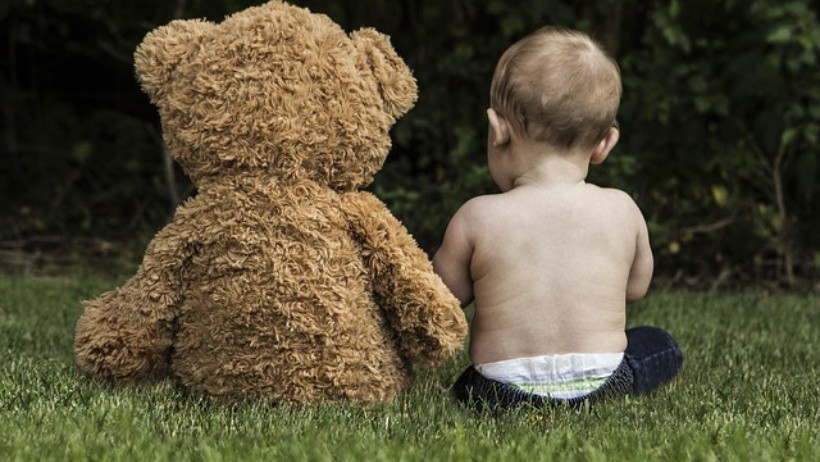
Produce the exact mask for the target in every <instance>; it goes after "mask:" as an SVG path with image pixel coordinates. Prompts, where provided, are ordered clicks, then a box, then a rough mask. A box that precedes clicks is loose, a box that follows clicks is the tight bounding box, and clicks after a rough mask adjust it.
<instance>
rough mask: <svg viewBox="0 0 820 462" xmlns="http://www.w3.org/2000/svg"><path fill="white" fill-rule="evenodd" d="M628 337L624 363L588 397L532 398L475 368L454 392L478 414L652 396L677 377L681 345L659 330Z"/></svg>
mask: <svg viewBox="0 0 820 462" xmlns="http://www.w3.org/2000/svg"><path fill="white" fill-rule="evenodd" d="M626 338H627V347H626V350H625V351H624V359H623V361H621V364H620V365H619V366H618V368H617V369H615V372H613V373H612V375H611V376H609V378H608V379H607V380H606V382H604V384H603V385H601V386H600V387H599V388H598V389H597V390H595V391H593V392H592V393H590V394H588V395H584V396H580V397H578V398H572V399H554V398H549V397H547V396H539V395H533V394H530V393H526V392H524V391H521V390H519V389H518V388H516V387H514V386H511V385H507V384H505V383H502V382H498V381H495V380H492V379H488V378H486V377H484V376H483V375H481V374H480V373H479V372H478V371H477V370H475V368H474V367H473V366H470V367H468V368H467V370H465V371H464V373H462V374H461V376H460V377H459V378H458V380H456V383H455V384H454V385H453V390H452V391H453V394H454V395H455V397H456V399H457V400H458V401H460V402H462V403H464V404H467V405H469V406H472V407H475V408H476V409H477V410H479V411H483V410H491V411H498V410H502V409H512V408H515V407H518V406H521V405H522V404H528V405H532V406H544V405H555V404H564V405H569V406H580V405H583V404H584V403H594V402H597V401H600V400H602V399H606V398H614V397H618V396H624V395H642V394H646V393H649V392H650V391H652V390H654V389H656V388H658V387H659V386H660V385H661V384H662V383H664V382H667V381H669V380H671V379H672V378H674V377H675V376H676V375H677V373H678V372H679V371H680V369H681V367H682V366H683V354H682V353H681V351H680V347H679V346H678V343H677V342H676V341H675V339H673V338H672V336H671V335H669V334H668V333H666V332H665V331H663V330H661V329H658V328H657V327H647V326H643V327H635V328H633V329H628V330H627V331H626Z"/></svg>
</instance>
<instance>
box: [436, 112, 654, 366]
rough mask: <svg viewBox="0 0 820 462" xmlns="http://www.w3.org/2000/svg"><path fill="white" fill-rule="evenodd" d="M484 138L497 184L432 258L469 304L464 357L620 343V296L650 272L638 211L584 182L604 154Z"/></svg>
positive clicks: (619, 195)
mask: <svg viewBox="0 0 820 462" xmlns="http://www.w3.org/2000/svg"><path fill="white" fill-rule="evenodd" d="M491 121H492V118H491ZM613 130H615V129H613ZM501 136H502V137H503V133H502V134H501ZM490 141H491V143H490V148H489V154H488V155H489V165H490V170H491V173H492V174H493V178H494V179H495V181H496V183H497V184H498V185H499V187H500V188H501V190H502V191H504V192H502V193H501V194H495V195H488V196H481V197H477V198H474V199H472V200H470V201H469V202H467V203H466V204H465V205H464V206H462V208H461V209H460V210H459V211H458V212H457V213H456V215H455V216H454V217H453V219H452V220H451V222H450V225H449V226H448V228H447V232H446V234H445V237H444V241H443V242H442V246H441V248H440V249H439V251H438V252H437V254H436V256H435V258H434V261H433V264H434V267H435V269H436V271H437V272H438V273H439V275H440V276H441V277H442V279H443V280H444V282H445V283H446V284H447V285H448V287H450V289H451V290H452V291H453V293H454V294H455V295H456V296H457V297H458V298H459V299H460V300H461V301H462V303H463V304H465V305H466V304H468V303H469V302H470V301H471V300H474V302H475V317H474V319H473V325H472V334H471V341H470V357H471V359H472V361H473V363H474V364H482V363H487V362H495V361H501V360H505V359H513V358H520V357H528V356H539V355H554V354H565V353H615V352H622V351H624V349H625V348H626V337H625V335H624V327H625V308H626V302H627V301H628V300H634V299H638V298H641V297H643V295H644V294H645V293H646V290H647V288H648V285H649V281H650V279H651V274H652V264H653V263H652V254H651V251H650V249H649V239H648V233H647V230H646V224H645V221H644V219H643V216H642V215H641V212H640V210H639V209H638V207H637V206H636V205H635V203H634V201H633V200H632V199H631V198H630V197H629V196H628V195H627V194H626V193H624V192H622V191H618V190H615V189H605V188H599V187H597V186H594V185H591V184H588V183H586V182H585V181H584V178H585V177H586V174H587V170H588V166H589V163H590V162H593V163H598V162H600V161H602V160H603V158H601V159H596V158H595V153H594V152H590V153H583V152H572V153H557V152H551V153H544V152H543V146H536V145H532V144H528V143H525V142H523V141H522V140H515V136H514V135H513V141H515V142H513V143H511V144H512V146H513V147H514V149H512V150H510V148H508V147H507V148H502V149H498V147H499V146H500V145H499V144H498V143H496V142H494V140H493V134H492V130H491V139H490ZM615 142H617V133H615V135H614V141H613V142H612V143H611V144H612V145H614V143H615ZM609 149H611V146H609V147H608V149H606V153H608V150H609ZM606 153H604V155H603V157H604V158H605V157H606Z"/></svg>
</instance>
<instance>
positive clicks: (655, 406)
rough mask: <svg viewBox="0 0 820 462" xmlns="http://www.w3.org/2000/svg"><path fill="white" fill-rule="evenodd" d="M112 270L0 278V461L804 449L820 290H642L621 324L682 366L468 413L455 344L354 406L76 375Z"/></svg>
mask: <svg viewBox="0 0 820 462" xmlns="http://www.w3.org/2000/svg"><path fill="white" fill-rule="evenodd" d="M117 282H118V281H116V280H114V279H110V278H109V279H105V278H99V277H90V276H89V277H86V276H82V277H81V276H78V277H74V278H39V277H20V276H0V459H1V460H38V461H39V460H140V461H143V460H356V461H358V460H425V461H427V460H675V461H677V460H777V461H781V460H788V459H794V460H798V461H800V460H807V461H808V460H813V459H814V460H816V458H817V457H818V454H820V445H818V437H817V433H818V432H817V430H816V429H817V428H820V421H818V420H819V419H818V404H820V403H818V401H819V400H820V386H819V385H818V378H820V376H819V375H818V374H820V366H818V362H820V361H819V360H820V357H818V353H819V352H820V296H817V295H808V296H798V295H769V294H766V293H763V292H745V293H735V294H707V293H677V292H671V293H654V294H651V295H650V296H649V297H648V298H647V299H646V300H645V301H643V302H641V303H639V304H636V305H634V306H631V307H630V311H629V324H630V326H634V325H640V324H650V325H658V326H661V327H664V328H666V329H667V330H669V331H670V332H671V333H672V334H673V335H674V336H675V337H677V339H678V340H679V342H680V344H681V347H682V349H683V351H684V356H685V365H684V370H683V372H682V373H681V375H680V376H679V377H678V379H677V380H676V381H674V382H673V383H671V384H669V385H668V386H666V387H664V388H662V389H661V390H659V391H658V392H656V393H655V394H653V395H651V396H647V397H641V398H629V399H623V400H618V401H612V402H608V403H605V404H602V405H598V406H596V407H594V408H591V409H583V410H580V411H573V410H568V409H565V408H554V409H542V410H529V411H522V412H513V413H508V414H505V415H502V416H500V417H496V418H493V417H488V416H478V415H474V414H473V413H471V411H469V410H467V409H463V408H461V407H459V406H458V405H457V404H456V403H455V402H453V401H452V400H451V399H450V397H449V396H448V394H447V386H448V385H449V384H450V383H452V382H453V380H455V378H456V377H457V375H458V373H459V372H460V370H461V369H463V367H464V366H465V365H466V364H467V358H466V356H464V355H462V356H461V357H460V358H458V359H457V360H455V361H453V362H451V363H449V364H447V365H445V366H444V367H442V368H440V369H437V370H422V371H419V374H418V379H417V381H416V384H415V386H414V387H413V388H412V390H410V392H409V393H407V394H405V395H403V396H401V397H399V398H398V399H396V400H395V401H394V402H392V403H390V404H388V405H384V406H379V407H370V408H362V407H357V406H354V405H351V404H344V403H342V404H339V403H335V404H334V403H328V404H323V405H320V406H317V407H314V408H310V407H295V408H294V407H282V406H278V407H277V406H271V405H267V404H264V403H240V404H237V403H227V402H223V401H219V400H214V399H207V398H203V397H199V396H190V395H186V394H185V393H183V392H181V391H179V390H177V389H176V388H175V387H174V386H173V385H172V384H171V383H169V382H161V383H155V384H150V385H147V386H143V387H126V386H109V385H106V384H104V383H100V382H98V381H95V380H92V379H89V378H86V377H83V376H81V375H79V374H78V372H77V370H76V368H75V366H74V363H73V356H72V336H73V329H74V322H75V320H76V318H77V316H78V314H79V311H80V303H79V302H80V301H81V300H83V299H86V298H90V297H94V296H95V295H97V294H99V293H100V292H102V291H104V290H106V289H108V288H111V287H113V286H114V285H115V284H116V283H117Z"/></svg>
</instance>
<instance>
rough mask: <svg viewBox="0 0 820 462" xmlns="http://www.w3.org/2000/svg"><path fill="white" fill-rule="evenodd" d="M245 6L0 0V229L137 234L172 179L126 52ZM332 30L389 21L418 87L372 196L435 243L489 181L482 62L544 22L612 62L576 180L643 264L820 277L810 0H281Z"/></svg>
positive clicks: (704, 274)
mask: <svg viewBox="0 0 820 462" xmlns="http://www.w3.org/2000/svg"><path fill="white" fill-rule="evenodd" d="M255 3H258V2H257V1H251V0H221V1H216V2H213V1H204V0H187V1H185V0H177V1H176V2H161V1H159V0H149V1H146V2H139V3H138V4H137V3H133V2H131V3H128V2H125V3H123V2H112V1H105V2H98V1H89V0H72V1H61V0H17V1H13V2H9V3H5V4H4V6H3V7H0V24H2V25H3V28H4V30H8V34H5V37H0V50H2V51H0V53H4V54H3V55H2V58H3V59H2V73H1V74H2V75H0V89H2V98H0V104H2V105H3V121H4V124H3V125H2V130H0V150H2V152H4V153H6V154H7V156H6V158H8V159H9V160H8V161H7V162H3V163H2V164H0V177H2V179H0V193H2V194H3V197H4V198H7V200H6V201H3V202H2V203H0V239H8V238H19V237H25V236H27V235H31V234H43V233H59V234H65V235H88V234H96V235H102V236H106V237H114V238H128V237H129V236H134V235H135V234H138V233H142V232H145V233H148V234H151V233H152V232H153V230H155V229H157V228H158V227H159V226H161V225H162V224H163V222H164V221H165V220H166V219H167V217H168V216H169V215H170V213H171V208H170V206H169V204H170V203H171V199H172V197H173V195H174V194H173V193H175V194H182V195H184V194H185V193H186V192H189V191H190V190H189V185H188V184H187V183H186V182H185V180H184V178H182V177H181V173H180V172H179V171H178V170H175V171H174V172H173V173H174V174H175V175H176V176H177V184H176V185H174V188H175V189H174V190H173V191H171V190H170V188H171V187H170V186H169V185H168V183H167V178H166V174H165V172H164V171H163V162H162V160H163V158H162V146H161V143H160V142H159V137H158V130H159V128H158V121H157V119H156V113H155V110H154V108H152V107H151V106H150V105H149V104H148V101H147V98H145V96H144V95H142V94H141V92H140V91H139V88H138V87H137V84H136V82H135V79H134V78H133V71H132V69H131V65H132V64H131V53H132V52H133V49H134V48H135V47H136V44H137V43H138V42H139V40H140V39H141V38H142V36H143V35H144V34H145V33H146V32H147V31H148V30H150V29H152V28H154V27H156V26H158V25H160V24H163V23H165V22H167V21H169V20H170V19H171V18H173V17H174V16H175V15H176V14H179V13H181V15H182V16H183V17H207V18H209V19H212V20H220V19H221V18H222V17H223V16H224V15H225V14H228V13H230V12H233V11H236V10H239V9H241V8H244V7H246V6H248V5H250V4H255ZM295 3H297V4H299V5H302V6H307V7H310V8H311V9H312V10H313V11H318V12H323V13H325V14H328V15H329V16H331V17H332V18H333V19H334V20H336V21H337V22H339V23H340V24H342V25H343V26H344V27H345V28H346V29H347V30H353V29H355V28H358V27H363V26H372V27H376V28H377V29H379V30H381V31H384V32H385V33H387V34H389V35H391V37H392V40H393V43H394V45H395V46H396V48H397V49H398V51H399V53H400V55H401V56H403V57H404V58H405V60H406V61H407V62H408V64H409V65H410V66H411V68H412V69H413V70H414V73H415V76H416V78H417V80H418V82H419V88H420V99H419V102H418V104H417V105H416V107H415V109H413V110H412V111H411V112H410V113H409V114H408V115H406V116H405V117H404V118H402V119H401V120H400V121H399V123H398V124H397V125H396V127H395V129H394V131H393V139H394V148H393V152H392V154H391V156H390V157H389V158H388V160H387V163H386V165H385V167H384V169H383V170H382V172H381V173H380V174H379V175H378V176H377V178H376V181H375V183H374V185H373V186H372V189H373V191H374V192H375V193H376V194H378V195H379V196H380V197H381V198H383V199H384V200H385V201H386V202H387V203H388V205H389V206H390V208H391V209H392V210H393V212H394V213H395V214H396V215H397V216H398V217H400V218H401V219H402V220H403V221H404V222H405V224H406V225H407V227H408V228H409V229H410V231H411V232H412V233H413V234H414V235H415V236H416V238H417V239H418V240H419V242H420V243H421V244H422V246H423V247H424V248H425V249H427V250H428V251H433V250H435V248H436V246H437V245H438V243H439V241H440V239H441V236H442V234H443V232H444V229H445V227H446V225H447V222H448V220H449V218H450V216H452V214H453V213H454V212H455V211H456V210H457V209H458V207H459V206H460V205H461V204H462V203H463V202H465V201H466V200H467V199H469V198H470V197H473V196H475V195H479V194H487V193H493V192H495V186H494V185H493V183H492V180H491V178H490V176H489V174H488V172H487V169H486V166H485V137H486V128H485V127H486V120H485V109H486V107H487V99H488V93H489V83H490V78H491V75H492V72H493V69H494V66H495V62H496V60H497V59H498V57H499V56H500V55H501V53H502V52H503V51H504V50H505V49H506V48H507V47H508V46H509V45H510V44H512V43H513V42H514V41H516V40H517V39H519V38H520V37H522V36H524V35H526V34H527V33H529V32H530V31H532V30H535V29H537V28H539V27H541V26H543V25H546V24H557V25H563V26H568V27H573V28H577V29H581V30H583V31H586V32H588V33H590V34H591V35H593V37H595V38H597V39H598V40H600V41H601V42H602V43H603V45H604V46H605V47H606V48H607V49H609V50H611V51H612V52H613V53H614V54H615V55H616V57H617V59H618V61H619V63H620V65H621V68H622V74H623V80H624V87H625V94H624V98H623V102H622V107H621V111H620V114H619V119H620V121H621V127H622V136H621V143H620V145H619V146H618V147H617V148H616V152H615V153H614V154H613V155H612V156H610V159H609V160H608V161H607V162H606V163H605V164H604V165H603V166H601V167H598V168H595V169H593V170H592V172H591V178H590V180H591V181H593V182H596V183H599V184H602V185H605V186H612V187H617V188H620V189H624V190H626V191H628V192H630V193H631V194H632V195H633V196H634V197H635V198H636V200H637V201H638V203H639V205H640V206H641V208H642V210H643V211H644V213H645V215H646V216H647V219H648V221H649V225H650V230H651V232H652V240H653V247H654V250H655V253H656V256H657V257H658V258H657V265H658V269H659V272H660V273H665V274H667V275H670V276H671V275H674V274H676V273H679V274H681V275H686V276H697V277H701V278H705V279H708V278H709V277H711V276H714V275H716V274H718V273H719V272H721V271H724V272H728V273H729V274H732V275H734V276H736V278H737V279H738V280H741V281H743V280H761V279H775V280H788V281H789V282H793V281H794V279H795V275H796V277H803V278H804V279H810V278H811V277H812V276H813V275H816V274H818V272H820V267H818V264H817V263H816V262H817V261H818V258H820V236H819V235H818V234H817V233H815V232H813V231H812V230H814V229H816V228H817V227H818V226H820V218H818V217H819V216H820V215H818V213H817V211H818V206H819V205H818V201H819V199H820V187H818V184H819V183H820V181H818V180H820V139H819V138H820V81H819V80H820V73H817V72H816V69H817V65H818V63H817V61H818V52H819V51H820V23H819V22H818V16H817V15H818V3H817V1H816V0H789V1H775V0H752V1H739V0H694V1H688V2H684V1H682V0H625V1H616V0H607V1H596V2H592V1H583V2H569V1H566V0H548V1H544V0H522V1H520V2H507V1H501V0H488V1H485V2H473V1H466V0H452V1H447V2H441V1H433V0H403V1H401V2H395V1H388V0H374V1H370V2H360V1H354V0H334V1H321V0H297V1H295Z"/></svg>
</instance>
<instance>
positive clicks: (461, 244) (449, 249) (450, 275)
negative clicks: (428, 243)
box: [433, 205, 473, 306]
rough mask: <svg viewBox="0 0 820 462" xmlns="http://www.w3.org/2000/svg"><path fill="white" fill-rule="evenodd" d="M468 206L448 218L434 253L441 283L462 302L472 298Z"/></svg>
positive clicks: (462, 304) (467, 303)
mask: <svg viewBox="0 0 820 462" xmlns="http://www.w3.org/2000/svg"><path fill="white" fill-rule="evenodd" d="M469 213H470V212H469V207H468V206H467V205H465V206H464V207H462V208H461V209H460V210H459V211H458V212H457V213H456V214H455V215H454V216H453V218H452V219H451V220H450V224H449V225H447V231H445V233H444V239H443V240H442V243H441V247H439V249H438V252H436V255H435V257H433V269H434V270H435V272H436V273H438V275H439V276H441V279H442V280H443V281H444V284H446V285H447V287H448V288H449V289H450V291H451V292H453V295H455V296H456V298H458V300H459V301H460V302H461V306H466V305H469V304H470V302H472V301H473V280H472V277H471V276H470V260H471V259H472V256H473V244H472V239H471V237H470V229H471V227H470V226H469V223H468V221H469Z"/></svg>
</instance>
